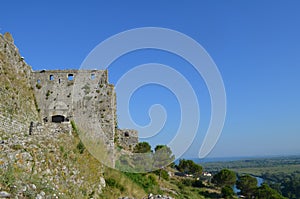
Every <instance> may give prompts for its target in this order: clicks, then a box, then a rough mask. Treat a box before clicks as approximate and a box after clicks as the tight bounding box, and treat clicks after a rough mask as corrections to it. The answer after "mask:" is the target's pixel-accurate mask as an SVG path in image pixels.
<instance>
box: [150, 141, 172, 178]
mask: <svg viewBox="0 0 300 199" xmlns="http://www.w3.org/2000/svg"><path fill="white" fill-rule="evenodd" d="M154 150H155V153H154V154H153V169H154V170H157V169H160V172H159V179H160V177H161V173H162V172H161V171H162V170H161V169H163V168H165V167H167V166H168V165H169V164H171V163H172V162H173V161H174V159H175V156H174V155H173V153H172V151H171V149H170V147H168V146H166V145H157V146H156V147H155V149H154Z"/></svg>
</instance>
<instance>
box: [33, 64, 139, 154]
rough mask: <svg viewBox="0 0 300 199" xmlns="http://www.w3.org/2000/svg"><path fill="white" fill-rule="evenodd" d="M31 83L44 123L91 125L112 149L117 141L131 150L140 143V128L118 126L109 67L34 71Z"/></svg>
mask: <svg viewBox="0 0 300 199" xmlns="http://www.w3.org/2000/svg"><path fill="white" fill-rule="evenodd" d="M31 84H32V87H33V88H34V93H35V97H36V103H37V106H38V110H39V113H40V117H41V118H42V121H43V124H44V125H51V124H54V123H55V124H56V126H57V124H61V125H64V126H69V129H70V128H71V127H70V126H71V125H70V121H72V120H76V122H77V121H79V123H80V126H84V125H85V124H88V126H87V127H86V128H88V129H89V130H90V131H93V132H96V133H99V136H100V137H101V138H102V139H103V141H104V142H105V144H106V146H107V147H109V148H111V149H113V148H114V145H115V144H117V145H118V146H119V147H121V148H123V149H125V150H132V149H133V148H134V146H135V145H136V144H137V143H138V133H137V131H135V130H130V129H124V130H122V129H118V128H117V115H116V93H115V89H114V86H113V85H112V84H110V83H109V82H108V72H107V70H41V71H34V72H32V78H31ZM75 117H77V118H75ZM52 126H53V125H52ZM99 129H102V130H103V131H101V132H100V131H99ZM98 131H99V132H98Z"/></svg>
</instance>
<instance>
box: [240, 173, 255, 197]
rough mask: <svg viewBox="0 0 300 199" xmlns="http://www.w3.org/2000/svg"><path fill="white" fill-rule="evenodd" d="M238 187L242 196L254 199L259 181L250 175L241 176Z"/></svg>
mask: <svg viewBox="0 0 300 199" xmlns="http://www.w3.org/2000/svg"><path fill="white" fill-rule="evenodd" d="M236 187H237V188H238V189H240V190H241V194H242V195H244V196H246V197H247V198H252V196H254V193H255V191H256V189H257V180H256V178H255V177H252V176H250V175H248V174H247V175H244V176H241V177H240V178H239V179H238V181H237V182H236Z"/></svg>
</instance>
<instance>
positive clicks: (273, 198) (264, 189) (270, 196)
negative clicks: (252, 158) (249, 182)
mask: <svg viewBox="0 0 300 199" xmlns="http://www.w3.org/2000/svg"><path fill="white" fill-rule="evenodd" d="M255 195H256V197H255V198H256V199H285V197H283V196H282V195H280V194H279V193H278V192H277V191H276V190H274V189H272V188H271V187H269V185H267V184H265V183H263V184H262V185H261V186H260V187H259V188H258V189H257V191H256V194H255Z"/></svg>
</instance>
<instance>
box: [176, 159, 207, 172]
mask: <svg viewBox="0 0 300 199" xmlns="http://www.w3.org/2000/svg"><path fill="white" fill-rule="evenodd" d="M177 169H178V170H179V171H180V172H183V173H186V174H193V175H196V176H197V175H198V176H199V175H201V173H202V166H200V165H199V164H196V163H195V162H194V161H192V160H185V159H181V160H179V164H178V166H177Z"/></svg>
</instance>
